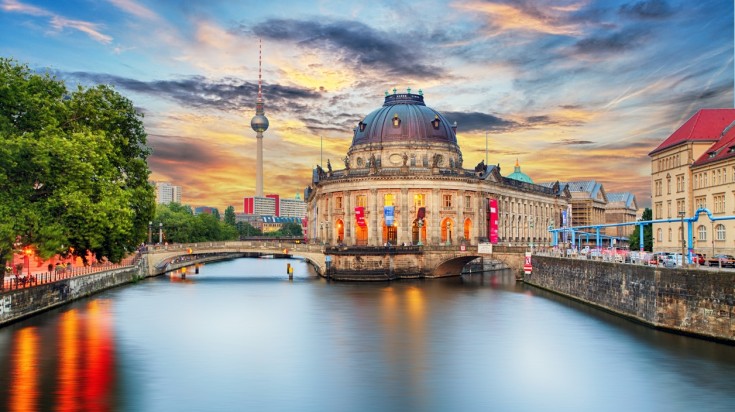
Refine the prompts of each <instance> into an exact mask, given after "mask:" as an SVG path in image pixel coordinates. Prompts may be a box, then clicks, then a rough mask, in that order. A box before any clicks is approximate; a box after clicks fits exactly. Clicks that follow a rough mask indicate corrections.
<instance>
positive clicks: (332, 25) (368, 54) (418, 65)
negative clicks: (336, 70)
mask: <svg viewBox="0 0 735 412" xmlns="http://www.w3.org/2000/svg"><path fill="white" fill-rule="evenodd" d="M238 30H241V31H245V30H247V29H246V28H245V27H242V26H241V27H240V28H239V29H238ZM252 31H253V32H254V33H255V34H256V35H258V36H262V37H265V38H268V39H272V40H278V41H293V42H296V43H297V44H298V45H300V46H302V47H304V48H318V49H322V50H330V51H335V52H337V54H341V56H340V57H338V59H340V60H341V61H342V62H343V63H345V64H348V65H350V66H353V67H355V68H357V69H359V68H361V67H367V68H371V69H377V70H381V71H386V72H387V74H392V75H397V76H413V77H418V78H427V77H437V76H443V75H444V69H442V68H441V67H439V66H437V65H434V64H432V62H429V61H426V57H425V56H431V55H434V54H432V53H426V51H427V50H426V48H425V40H422V38H421V37H414V36H411V35H407V34H405V33H404V34H400V33H388V32H381V31H378V30H375V29H373V28H371V27H369V26H367V25H365V24H363V23H360V22H357V21H347V20H338V21H327V22H322V21H309V20H294V19H271V20H268V21H265V22H262V23H259V24H257V25H255V26H254V27H253V28H252ZM434 38H436V39H441V38H442V36H441V35H440V34H438V33H435V34H434Z"/></svg>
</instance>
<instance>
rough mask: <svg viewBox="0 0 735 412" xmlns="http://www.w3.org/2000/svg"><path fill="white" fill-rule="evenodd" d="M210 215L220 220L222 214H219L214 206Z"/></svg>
mask: <svg viewBox="0 0 735 412" xmlns="http://www.w3.org/2000/svg"><path fill="white" fill-rule="evenodd" d="M212 216H214V218H215V219H217V220H222V216H220V215H219V209H217V208H216V207H215V208H214V209H212Z"/></svg>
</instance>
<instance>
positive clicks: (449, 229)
mask: <svg viewBox="0 0 735 412" xmlns="http://www.w3.org/2000/svg"><path fill="white" fill-rule="evenodd" d="M451 244H452V221H451V220H447V245H451Z"/></svg>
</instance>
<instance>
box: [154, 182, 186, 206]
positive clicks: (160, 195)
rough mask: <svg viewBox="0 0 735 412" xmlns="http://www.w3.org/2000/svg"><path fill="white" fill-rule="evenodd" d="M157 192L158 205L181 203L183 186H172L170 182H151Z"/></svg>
mask: <svg viewBox="0 0 735 412" xmlns="http://www.w3.org/2000/svg"><path fill="white" fill-rule="evenodd" d="M151 183H152V184H153V187H154V190H155V192H156V203H157V204H160V205H167V204H169V203H179V204H180V203H181V192H182V190H181V186H176V185H172V184H171V183H169V182H151Z"/></svg>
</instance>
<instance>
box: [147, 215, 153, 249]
mask: <svg viewBox="0 0 735 412" xmlns="http://www.w3.org/2000/svg"><path fill="white" fill-rule="evenodd" d="M152 229H153V222H151V221H148V244H149V245H150V244H151V242H152V241H153V240H152V233H151V230H152Z"/></svg>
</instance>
